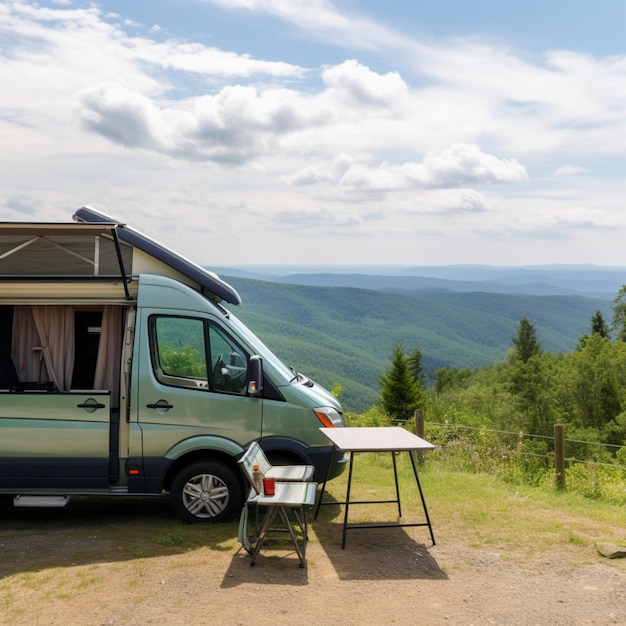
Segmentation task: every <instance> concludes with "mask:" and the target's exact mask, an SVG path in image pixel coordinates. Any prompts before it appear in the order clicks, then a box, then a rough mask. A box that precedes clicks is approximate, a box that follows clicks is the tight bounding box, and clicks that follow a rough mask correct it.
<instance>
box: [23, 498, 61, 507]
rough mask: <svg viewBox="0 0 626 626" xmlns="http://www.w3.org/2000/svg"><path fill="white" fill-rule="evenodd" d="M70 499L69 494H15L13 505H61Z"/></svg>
mask: <svg viewBox="0 0 626 626" xmlns="http://www.w3.org/2000/svg"><path fill="white" fill-rule="evenodd" d="M69 501H70V497H69V496H15V498H13V506H32V507H53V506H56V507H61V506H65V505H66V504H67V503H68V502H69Z"/></svg>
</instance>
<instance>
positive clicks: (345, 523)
mask: <svg viewBox="0 0 626 626" xmlns="http://www.w3.org/2000/svg"><path fill="white" fill-rule="evenodd" d="M353 463H354V452H350V467H349V469H348V486H347V487H346V502H345V504H346V509H345V511H344V514H343V534H342V535H341V549H342V550H345V548H346V533H347V531H348V509H349V508H350V488H351V485H352V465H353Z"/></svg>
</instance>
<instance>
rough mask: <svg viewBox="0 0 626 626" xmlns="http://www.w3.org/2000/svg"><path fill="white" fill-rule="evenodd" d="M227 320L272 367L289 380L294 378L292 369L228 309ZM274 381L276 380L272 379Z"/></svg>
mask: <svg viewBox="0 0 626 626" xmlns="http://www.w3.org/2000/svg"><path fill="white" fill-rule="evenodd" d="M228 321H229V322H230V324H231V325H232V326H233V328H234V329H235V330H236V331H237V333H238V334H239V336H240V337H242V338H243V339H245V340H246V341H247V343H248V345H249V346H250V347H251V348H252V349H253V351H254V352H256V353H257V354H258V355H259V356H261V357H263V359H264V360H265V361H269V363H271V365H272V367H273V368H274V369H276V370H277V371H278V372H279V373H280V375H281V376H282V377H283V378H284V379H285V380H286V381H287V382H290V381H292V380H293V379H294V371H293V369H291V368H289V367H287V366H286V365H285V364H284V363H283V362H282V361H281V360H280V359H279V358H278V357H277V356H276V355H275V354H274V353H273V352H272V351H271V350H270V349H269V348H268V347H267V346H266V345H265V344H264V343H263V342H262V341H261V340H260V339H259V338H258V337H257V336H256V335H255V334H254V333H253V332H252V331H251V330H250V329H249V328H248V327H247V326H246V325H245V324H243V323H242V322H241V321H240V320H238V319H237V317H235V315H233V314H232V312H230V311H229V316H228ZM274 382H276V381H274Z"/></svg>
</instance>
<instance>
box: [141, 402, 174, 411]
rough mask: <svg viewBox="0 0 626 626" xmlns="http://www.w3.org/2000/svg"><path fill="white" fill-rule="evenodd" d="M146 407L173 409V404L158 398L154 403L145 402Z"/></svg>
mask: <svg viewBox="0 0 626 626" xmlns="http://www.w3.org/2000/svg"><path fill="white" fill-rule="evenodd" d="M146 408H148V409H173V408H174V405H173V404H170V403H169V402H168V401H167V400H159V401H158V402H156V403H155V404H146Z"/></svg>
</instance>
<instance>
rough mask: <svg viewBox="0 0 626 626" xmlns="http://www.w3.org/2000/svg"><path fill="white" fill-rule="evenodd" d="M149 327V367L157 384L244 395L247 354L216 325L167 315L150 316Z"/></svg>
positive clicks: (245, 390)
mask: <svg viewBox="0 0 626 626" xmlns="http://www.w3.org/2000/svg"><path fill="white" fill-rule="evenodd" d="M149 325H150V342H151V345H150V352H151V355H152V368H153V370H154V375H155V376H156V378H157V380H158V381H159V382H160V383H163V384H164V385H171V386H174V387H189V388H192V389H206V390H211V391H220V392H225V393H234V394H238V395H245V394H246V392H247V376H248V357H249V355H248V354H247V352H245V351H244V350H243V349H242V348H241V347H240V346H239V345H238V344H237V343H236V342H235V341H234V340H233V339H232V337H230V336H229V335H227V334H226V333H225V332H224V331H223V330H222V329H221V328H219V327H218V326H217V325H214V324H212V323H210V322H207V321H204V320H201V319H196V318H188V317H169V316H166V315H158V316H152V317H151V318H150V322H149Z"/></svg>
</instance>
